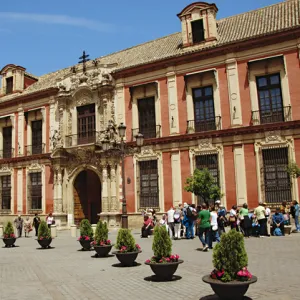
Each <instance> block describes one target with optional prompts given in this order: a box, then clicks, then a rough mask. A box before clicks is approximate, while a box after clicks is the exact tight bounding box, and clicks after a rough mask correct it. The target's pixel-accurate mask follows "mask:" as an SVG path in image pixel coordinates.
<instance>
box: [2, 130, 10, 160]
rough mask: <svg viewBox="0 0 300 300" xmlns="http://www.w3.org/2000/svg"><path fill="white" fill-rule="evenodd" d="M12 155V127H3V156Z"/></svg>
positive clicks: (8, 156)
mask: <svg viewBox="0 0 300 300" xmlns="http://www.w3.org/2000/svg"><path fill="white" fill-rule="evenodd" d="M11 157H12V127H11V126H10V127H4V128H3V158H11Z"/></svg>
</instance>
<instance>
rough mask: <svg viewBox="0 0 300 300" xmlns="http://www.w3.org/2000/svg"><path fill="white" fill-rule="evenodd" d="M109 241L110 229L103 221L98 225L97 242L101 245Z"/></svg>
mask: <svg viewBox="0 0 300 300" xmlns="http://www.w3.org/2000/svg"><path fill="white" fill-rule="evenodd" d="M107 239H108V228H107V224H106V223H103V222H102V221H101V220H100V221H99V222H98V223H97V228H96V232H95V242H97V244H100V242H106V241H107Z"/></svg>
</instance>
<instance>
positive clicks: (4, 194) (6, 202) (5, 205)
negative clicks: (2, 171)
mask: <svg viewBox="0 0 300 300" xmlns="http://www.w3.org/2000/svg"><path fill="white" fill-rule="evenodd" d="M1 209H2V210H10V209H11V176H10V175H5V176H1Z"/></svg>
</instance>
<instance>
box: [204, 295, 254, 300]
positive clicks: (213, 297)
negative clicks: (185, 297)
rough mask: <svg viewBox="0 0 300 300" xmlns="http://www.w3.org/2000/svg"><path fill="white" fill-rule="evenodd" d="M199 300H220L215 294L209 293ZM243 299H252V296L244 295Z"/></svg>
mask: <svg viewBox="0 0 300 300" xmlns="http://www.w3.org/2000/svg"><path fill="white" fill-rule="evenodd" d="M200 300H220V298H219V297H218V296H217V295H209V296H205V297H202V298H200ZM243 300H252V298H249V297H246V296H245V297H244V298H243Z"/></svg>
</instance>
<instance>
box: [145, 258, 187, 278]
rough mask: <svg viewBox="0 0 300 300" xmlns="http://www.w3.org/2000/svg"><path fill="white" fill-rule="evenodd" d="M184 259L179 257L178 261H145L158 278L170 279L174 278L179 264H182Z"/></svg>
mask: <svg viewBox="0 0 300 300" xmlns="http://www.w3.org/2000/svg"><path fill="white" fill-rule="evenodd" d="M182 263H183V260H181V259H179V260H178V261H177V262H171V263H163V264H159V263H158V264H155V263H151V262H150V263H148V262H145V264H146V265H148V266H150V268H151V270H152V271H153V273H154V274H155V275H156V277H157V279H158V280H161V281H169V280H172V278H173V275H174V273H175V272H176V270H177V268H178V265H179V264H182Z"/></svg>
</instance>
